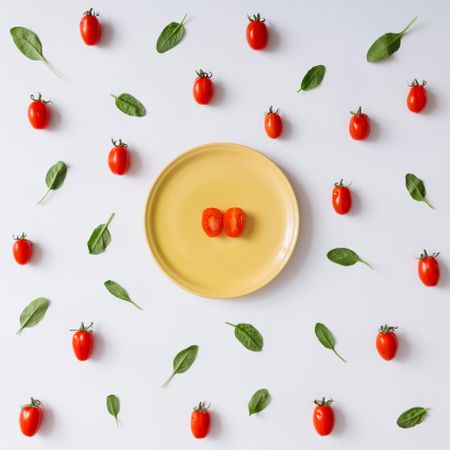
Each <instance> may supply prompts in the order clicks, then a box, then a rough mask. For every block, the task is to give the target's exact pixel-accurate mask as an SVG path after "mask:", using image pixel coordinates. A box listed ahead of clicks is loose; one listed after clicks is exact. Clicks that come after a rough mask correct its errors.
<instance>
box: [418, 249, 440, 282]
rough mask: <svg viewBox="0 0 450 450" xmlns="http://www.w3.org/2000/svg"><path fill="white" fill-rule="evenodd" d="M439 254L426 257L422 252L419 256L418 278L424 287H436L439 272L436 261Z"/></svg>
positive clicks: (425, 252)
mask: <svg viewBox="0 0 450 450" xmlns="http://www.w3.org/2000/svg"><path fill="white" fill-rule="evenodd" d="M438 256H439V253H433V254H432V255H428V253H427V251H426V250H424V251H423V253H422V254H421V255H420V258H419V263H418V267H417V269H418V272H419V278H420V279H421V281H422V283H423V284H424V285H425V286H436V285H437V284H438V282H439V277H440V275H441V271H440V269H439V262H438V260H437V259H436V258H437V257H438Z"/></svg>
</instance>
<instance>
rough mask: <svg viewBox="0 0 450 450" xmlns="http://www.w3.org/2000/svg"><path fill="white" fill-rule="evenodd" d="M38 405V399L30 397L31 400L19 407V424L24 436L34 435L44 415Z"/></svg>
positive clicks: (39, 403)
mask: <svg viewBox="0 0 450 450" xmlns="http://www.w3.org/2000/svg"><path fill="white" fill-rule="evenodd" d="M40 405H41V402H40V401H39V400H36V399H34V398H31V402H30V403H29V404H28V405H24V406H22V408H21V409H20V414H19V425H20V429H21V431H22V433H23V434H24V435H25V436H28V437H31V436H34V435H35V434H36V433H37V432H38V431H39V428H40V426H41V424H42V418H43V415H44V414H43V410H42V408H41V406H40Z"/></svg>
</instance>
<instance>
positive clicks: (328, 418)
mask: <svg viewBox="0 0 450 450" xmlns="http://www.w3.org/2000/svg"><path fill="white" fill-rule="evenodd" d="M314 403H315V404H316V405H317V406H316V407H315V408H314V415H313V422H314V427H315V428H316V431H317V432H318V433H319V434H320V435H321V436H327V435H328V434H330V433H331V432H332V431H333V427H334V411H333V408H332V407H331V406H330V405H331V404H332V403H333V400H331V399H330V400H325V397H324V398H322V400H315V401H314Z"/></svg>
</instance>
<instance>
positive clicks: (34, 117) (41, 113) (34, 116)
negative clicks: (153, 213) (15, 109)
mask: <svg viewBox="0 0 450 450" xmlns="http://www.w3.org/2000/svg"><path fill="white" fill-rule="evenodd" d="M30 97H31V100H33V101H32V102H31V103H30V105H29V106H28V120H29V121H30V123H31V126H32V127H33V128H35V129H36V130H43V129H45V128H47V127H48V124H49V122H50V110H49V108H48V106H47V104H48V103H50V100H44V99H43V98H42V95H41V94H38V98H35V97H34V95H33V94H31V95H30Z"/></svg>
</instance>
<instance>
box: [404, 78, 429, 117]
mask: <svg viewBox="0 0 450 450" xmlns="http://www.w3.org/2000/svg"><path fill="white" fill-rule="evenodd" d="M426 84H427V82H426V81H422V84H419V82H418V81H417V80H413V82H412V83H411V84H410V85H409V86H410V90H409V94H408V98H407V99H406V104H407V105H408V109H409V110H410V111H412V112H415V113H419V112H420V111H422V109H423V108H425V106H426V104H427V90H426V89H425V85H426Z"/></svg>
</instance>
